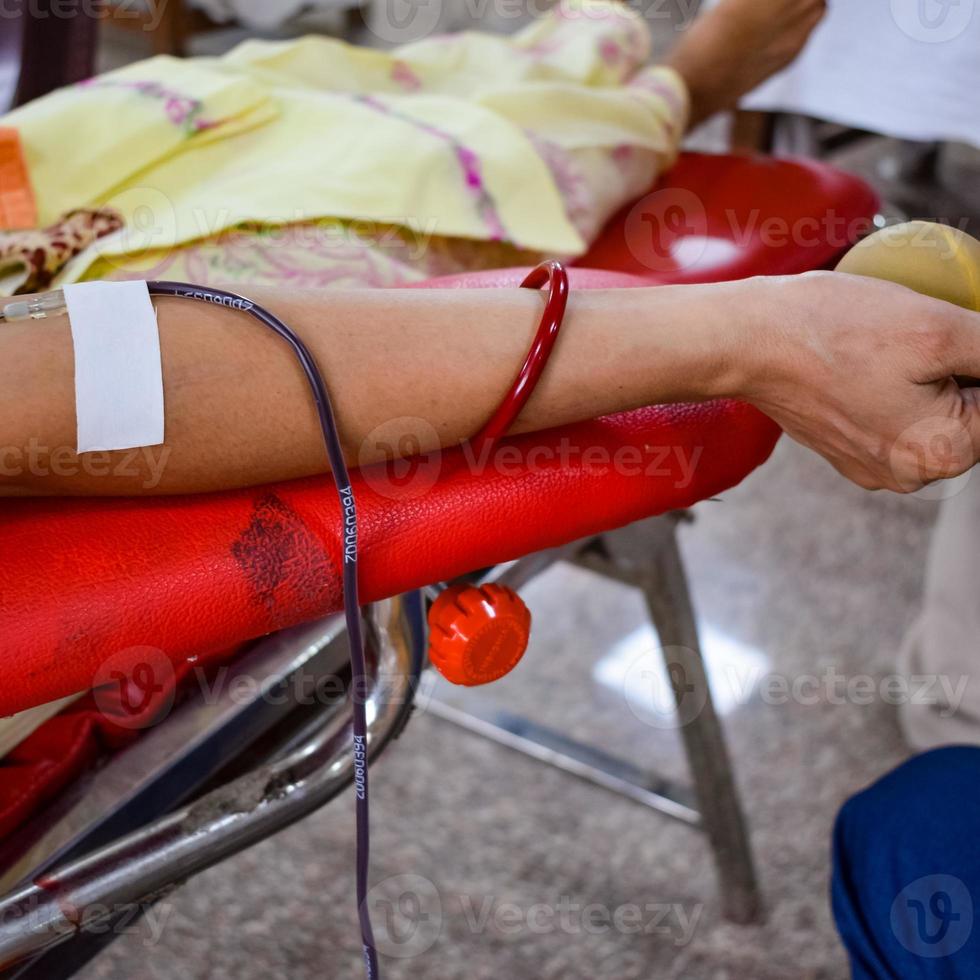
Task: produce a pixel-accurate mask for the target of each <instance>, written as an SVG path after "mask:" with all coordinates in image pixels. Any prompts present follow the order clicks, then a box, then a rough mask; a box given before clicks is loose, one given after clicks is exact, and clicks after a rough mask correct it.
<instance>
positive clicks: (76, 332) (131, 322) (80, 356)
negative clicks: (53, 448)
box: [64, 281, 163, 453]
mask: <svg viewBox="0 0 980 980" xmlns="http://www.w3.org/2000/svg"><path fill="white" fill-rule="evenodd" d="M64 291H65V305H66V306H67V308H68V317H69V319H70V320H71V339H72V343H73V344H74V347H75V412H76V415H77V428H78V447H77V448H78V452H80V453H87V452H92V451H95V450H105V449H135V448H136V447H138V446H156V445H159V444H160V443H162V442H163V371H162V369H161V365H160V334H159V330H158V329H157V318H156V312H155V311H154V309H153V303H152V302H151V301H150V294H149V291H148V290H147V287H146V283H145V282H135V281H134V282H82V283H75V284H74V285H69V286H65V290H64Z"/></svg>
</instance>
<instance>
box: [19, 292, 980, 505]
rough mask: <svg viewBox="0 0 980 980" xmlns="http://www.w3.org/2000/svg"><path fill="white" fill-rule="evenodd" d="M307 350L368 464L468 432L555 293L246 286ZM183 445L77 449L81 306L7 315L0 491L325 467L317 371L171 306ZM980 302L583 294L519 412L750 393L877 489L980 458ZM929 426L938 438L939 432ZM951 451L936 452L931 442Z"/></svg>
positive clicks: (168, 372)
mask: <svg viewBox="0 0 980 980" xmlns="http://www.w3.org/2000/svg"><path fill="white" fill-rule="evenodd" d="M250 293H251V294H252V298H253V299H255V300H256V301H257V302H259V303H262V304H263V305H265V306H267V307H268V308H269V309H271V310H272V311H273V312H275V313H277V314H278V315H279V316H280V317H281V318H282V319H283V320H284V321H285V322H287V323H288V324H290V326H292V327H293V328H294V329H295V330H296V331H297V332H298V333H299V334H300V335H301V336H302V337H303V338H304V339H305V340H306V342H307V343H308V345H309V347H310V348H311V349H312V351H313V352H314V355H315V357H316V358H317V361H318V363H319V364H320V367H321V369H322V371H323V373H324V375H325V377H326V381H327V384H328V386H329V387H330V389H331V391H332V393H333V397H334V401H335V406H336V409H337V415H338V418H339V419H340V425H341V429H342V434H343V437H344V440H345V443H346V449H347V453H348V457H349V459H350V461H351V462H352V463H354V464H359V463H360V464H363V463H366V462H371V461H374V460H377V459H379V458H383V457H384V456H385V455H386V454H387V453H390V452H391V451H392V450H393V451H394V452H396V453H397V452H402V451H414V450H422V451H425V450H428V449H434V448H437V447H439V446H450V445H453V444H455V443H458V442H460V441H461V440H463V439H465V438H467V437H468V436H470V435H472V434H473V433H474V432H475V431H477V430H478V429H479V428H480V426H481V425H482V423H483V422H484V421H485V420H486V419H487V418H488V417H489V415H490V414H491V413H492V412H493V409H494V408H495V406H496V404H497V402H498V401H499V399H500V398H501V396H502V395H503V393H504V392H505V391H506V390H507V389H508V387H509V386H510V384H511V382H512V381H513V378H514V374H515V372H516V369H517V367H518V365H519V364H520V363H521V361H522V360H523V357H524V354H525V351H526V350H527V347H528V345H529V343H530V339H531V337H532V336H533V334H534V331H535V328H536V326H537V322H538V319H539V317H540V314H541V310H542V305H543V296H542V295H541V294H535V293H534V292H531V291H529V290H519V289H513V290H507V289H493V290H380V291H373V290H358V291H350V292H342V291H324V292H307V293H303V292H293V291H285V290H275V289H254V290H250ZM157 309H158V318H159V324H160V339H161V350H162V357H163V377H164V391H165V405H166V442H165V444H164V445H163V446H159V447H149V448H147V449H145V450H137V451H118V452H114V453H84V454H82V455H80V456H78V455H76V454H75V453H74V446H75V404H74V386H73V356H72V345H71V335H70V330H69V324H68V320H67V318H65V317H58V318H51V319H47V320H39V321H35V322H26V323H10V324H6V325H4V326H3V327H2V328H0V493H5V494H8V495H10V494H142V493H179V492H195V491H205V490H214V489H219V488H225V487H236V486H245V485H253V484H260V483H265V482H270V481H274V480H283V479H289V478H292V477H298V476H304V475H308V474H312V473H318V472H322V471H324V469H325V460H324V451H323V446H322V442H321V437H320V432H319V427H318V424H317V421H316V417H315V414H314V410H313V404H312V399H311V397H310V394H309V391H308V388H307V384H306V381H305V378H304V377H303V375H302V373H301V371H300V369H299V367H298V366H297V364H296V362H295V361H294V359H293V355H292V353H291V352H290V351H289V350H288V349H287V347H286V346H285V344H284V343H283V342H282V341H281V340H280V339H279V338H277V337H275V336H274V335H272V334H271V333H269V332H268V331H266V330H265V329H264V328H263V327H262V326H260V325H259V324H257V323H255V322H254V321H253V320H251V319H250V318H249V317H248V316H247V315H245V314H242V313H240V312H237V311H234V310H229V309H224V308H220V307H214V306H210V305H207V304H203V303H195V302H192V301H189V300H180V299H163V300H159V301H157ZM953 374H965V375H973V376H980V315H978V314H975V313H970V312H967V311H965V310H961V309H959V308H958V307H955V306H952V305H950V304H947V303H944V302H941V301H939V300H934V299H928V298H925V297H922V296H920V295H918V294H917V293H913V292H911V291H910V290H907V289H905V288H904V287H902V286H898V285H894V284H892V283H887V282H878V281H874V280H867V279H863V278H858V277H855V276H848V275H841V274H835V273H815V274H809V275H806V276H798V277H789V278H772V279H751V280H745V281H743V282H738V283H727V284H713V285H703V286H701V285H699V286H670V287H658V288H651V289H625V290H579V291H573V292H572V295H571V299H570V302H569V307H568V314H567V316H566V321H565V325H564V327H563V330H562V335H561V337H560V338H559V342H558V344H557V347H556V349H555V352H554V354H553V356H552V359H551V362H550V364H549V366H548V368H547V370H546V372H545V374H544V377H543V379H542V381H541V383H540V384H539V386H538V388H537V390H536V391H535V393H534V395H533V396H532V398H531V400H530V402H529V403H528V405H527V407H526V409H525V411H524V413H523V415H522V417H521V419H520V421H519V424H518V430H523V431H531V430H536V429H542V428H547V427H550V426H554V425H558V424H562V423H567V422H572V421H577V420H581V419H585V418H591V417H594V416H598V415H602V414H606V413H610V412H615V411H620V410H624V409H630V408H635V407H638V406H642V405H646V404H651V403H659V402H677V401H688V400H703V399H708V398H714V397H720V396H732V397H737V398H741V399H743V400H745V401H749V402H752V403H753V404H755V405H757V406H759V407H760V408H761V409H762V410H763V411H766V412H767V413H768V414H770V415H771V416H772V417H773V418H774V419H776V421H777V422H779V423H780V424H781V425H783V426H784V428H786V430H787V431H788V432H789V433H790V435H792V436H793V437H794V438H796V439H798V440H799V441H800V442H802V443H804V444H805V445H808V446H810V447H811V448H813V449H815V450H816V451H817V452H820V453H821V454H822V455H824V456H825V457H826V458H827V459H829V460H830V461H831V462H832V463H833V464H834V465H835V466H836V467H837V468H838V469H839V470H840V471H841V472H842V473H844V474H845V475H846V476H848V477H849V478H851V479H852V480H854V481H855V482H857V483H859V484H861V485H863V486H868V487H879V486H885V487H892V488H895V489H912V488H914V487H917V486H919V485H921V484H922V483H924V482H928V481H929V480H931V479H935V478H937V477H940V476H949V475H953V474H954V473H958V472H960V471H962V470H963V469H966V468H967V467H968V466H971V465H972V464H973V463H974V462H975V461H976V459H977V452H978V449H980V408H978V404H977V400H976V397H975V394H974V390H969V389H967V390H961V389H960V388H959V387H958V386H957V385H956V384H955V382H954V381H953V380H952V377H951V376H952V375H953ZM924 427H925V428H928V429H929V431H930V432H935V434H936V437H937V440H938V442H937V441H936V440H931V441H930V440H926V449H927V454H926V456H925V457H923V456H922V449H921V446H922V443H923V439H922V436H923V433H924V431H925V429H924ZM932 444H935V445H942V446H943V451H942V452H941V453H939V454H938V455H936V457H935V459H933V458H932V457H931V456H929V454H928V447H929V445H932Z"/></svg>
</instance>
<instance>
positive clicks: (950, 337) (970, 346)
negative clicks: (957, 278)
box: [931, 300, 980, 378]
mask: <svg viewBox="0 0 980 980" xmlns="http://www.w3.org/2000/svg"><path fill="white" fill-rule="evenodd" d="M931 305H933V306H934V307H935V311H934V313H933V316H934V317H935V328H934V329H935V331H936V334H937V337H939V338H941V342H942V344H943V351H942V355H941V366H942V368H943V370H944V372H945V373H946V374H949V375H954V374H955V375H960V376H962V377H965V378H980V313H974V312H973V311H972V310H964V309H961V308H960V307H958V306H953V305H952V304H951V303H941V302H940V301H939V300H936V301H934V302H933V304H931Z"/></svg>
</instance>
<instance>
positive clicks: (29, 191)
mask: <svg viewBox="0 0 980 980" xmlns="http://www.w3.org/2000/svg"><path fill="white" fill-rule="evenodd" d="M36 227H37V205H36V204H35V202H34V189H33V188H32V187H31V178H30V177H29V176H28V173H27V164H26V163H25V162H24V154H23V151H22V149H21V145H20V133H18V132H17V130H16V129H10V128H8V127H0V230H2V229H11V230H20V229H23V228H36Z"/></svg>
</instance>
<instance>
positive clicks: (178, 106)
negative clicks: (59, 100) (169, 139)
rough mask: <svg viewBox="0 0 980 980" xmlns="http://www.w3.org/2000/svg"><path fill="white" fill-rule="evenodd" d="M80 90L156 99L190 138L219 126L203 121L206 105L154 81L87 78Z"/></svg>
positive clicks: (213, 122)
mask: <svg viewBox="0 0 980 980" xmlns="http://www.w3.org/2000/svg"><path fill="white" fill-rule="evenodd" d="M76 87H78V88H120V89H128V90H129V91H131V92H136V93H138V94H139V95H142V96H145V97H146V98H150V99H155V100H157V101H159V102H162V103H163V111H164V113H165V114H166V116H167V119H168V121H170V122H171V123H173V124H174V125H175V126H178V127H180V128H181V129H183V130H184V132H185V133H186V134H187V135H188V136H193V135H194V133H199V132H200V131H201V130H203V129H210V128H211V127H212V126H216V125H217V120H208V119H202V118H201V113H202V112H203V110H204V103H203V102H201V100H200V99H192V98H191V97H190V96H187V95H181V94H180V93H179V92H175V91H173V90H172V89H168V88H166V87H165V86H163V85H161V84H160V83H159V82H152V81H128V80H122V79H114V78H87V79H85V80H84V81H81V82H78V83H77V86H76Z"/></svg>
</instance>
